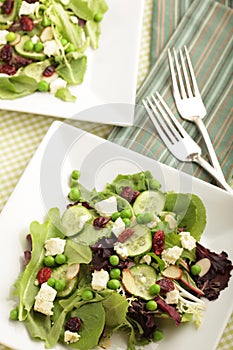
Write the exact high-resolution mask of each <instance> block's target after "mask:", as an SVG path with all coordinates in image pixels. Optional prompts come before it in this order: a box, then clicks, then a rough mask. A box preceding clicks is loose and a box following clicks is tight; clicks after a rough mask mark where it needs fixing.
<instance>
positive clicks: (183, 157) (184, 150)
mask: <svg viewBox="0 0 233 350" xmlns="http://www.w3.org/2000/svg"><path fill="white" fill-rule="evenodd" d="M156 95H157V98H158V100H157V99H156V98H155V96H153V95H152V96H151V98H149V97H147V99H146V100H143V101H142V102H143V104H144V106H145V108H146V111H147V113H148V115H149V117H150V119H151V121H152V122H153V124H154V126H155V128H156V129H157V131H158V133H159V135H160V137H161V139H162V140H163V142H164V143H165V145H166V146H167V148H168V149H169V150H170V152H171V153H172V154H173V155H174V156H175V157H176V158H177V159H179V160H180V161H182V162H195V163H198V164H199V165H200V166H201V167H203V168H204V169H205V170H206V171H207V172H208V173H209V174H211V175H212V176H213V177H214V178H215V179H216V180H217V181H218V183H219V184H220V185H221V186H222V187H223V188H224V189H225V190H227V191H228V192H230V193H232V194H233V189H232V188H231V187H230V186H229V185H228V183H227V182H226V181H225V179H224V178H222V176H220V175H219V172H218V171H217V170H216V169H215V168H213V167H212V166H211V165H210V164H209V163H208V162H207V161H206V160H205V159H204V158H203V157H202V156H201V148H200V147H199V146H198V144H197V143H196V142H195V141H194V140H193V139H192V138H191V137H190V136H189V134H187V132H186V131H185V129H184V128H183V126H182V125H181V124H180V123H179V122H178V120H177V119H176V117H175V116H174V114H173V113H172V112H171V110H170V109H169V107H168V106H167V104H166V103H165V102H164V100H163V98H162V97H161V96H160V94H159V93H158V92H156ZM159 102H160V103H159Z"/></svg>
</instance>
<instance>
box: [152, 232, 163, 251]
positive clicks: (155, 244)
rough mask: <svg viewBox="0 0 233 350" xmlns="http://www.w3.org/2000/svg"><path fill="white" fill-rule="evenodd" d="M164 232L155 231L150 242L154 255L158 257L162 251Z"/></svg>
mask: <svg viewBox="0 0 233 350" xmlns="http://www.w3.org/2000/svg"><path fill="white" fill-rule="evenodd" d="M164 244H165V241H164V231H161V230H160V231H157V232H156V233H155V234H154V237H153V241H152V249H153V251H154V253H155V254H156V255H160V254H161V253H162V251H163V250H164Z"/></svg>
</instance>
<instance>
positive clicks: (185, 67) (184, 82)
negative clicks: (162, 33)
mask: <svg viewBox="0 0 233 350" xmlns="http://www.w3.org/2000/svg"><path fill="white" fill-rule="evenodd" d="M184 52H185V57H186V59H185V57H184V55H183V52H182V50H181V49H179V56H180V64H179V59H178V55H177V53H176V50H175V48H173V55H174V63H173V60H172V55H171V51H170V49H168V59H169V66H170V70H171V77H172V83H173V89H174V94H178V95H180V97H181V98H183V99H184V98H187V97H194V96H197V95H199V94H200V93H199V89H198V85H197V81H196V77H195V74H194V70H193V67H192V62H191V59H190V56H189V53H188V49H187V47H186V46H184ZM174 66H175V68H176V72H177V79H176V73H175V68H174ZM177 81H178V83H179V84H178V83H177ZM190 81H191V84H190Z"/></svg>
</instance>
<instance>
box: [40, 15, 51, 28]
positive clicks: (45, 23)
mask: <svg viewBox="0 0 233 350" xmlns="http://www.w3.org/2000/svg"><path fill="white" fill-rule="evenodd" d="M50 24H51V21H50V19H49V18H48V17H47V16H44V17H43V19H42V21H41V25H42V27H48V26H50Z"/></svg>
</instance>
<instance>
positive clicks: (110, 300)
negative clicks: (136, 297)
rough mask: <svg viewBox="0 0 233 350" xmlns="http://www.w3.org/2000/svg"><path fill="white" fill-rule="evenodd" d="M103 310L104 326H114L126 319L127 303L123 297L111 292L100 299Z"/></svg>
mask: <svg viewBox="0 0 233 350" xmlns="http://www.w3.org/2000/svg"><path fill="white" fill-rule="evenodd" d="M102 304H103V307H104V310H105V325H106V327H110V328H115V327H117V326H120V325H121V324H122V323H125V321H126V313H127V310H128V307H129V304H128V302H127V300H126V299H125V297H123V296H121V295H120V294H118V293H112V294H111V295H110V296H109V297H107V298H106V299H104V300H103V301H102Z"/></svg>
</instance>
